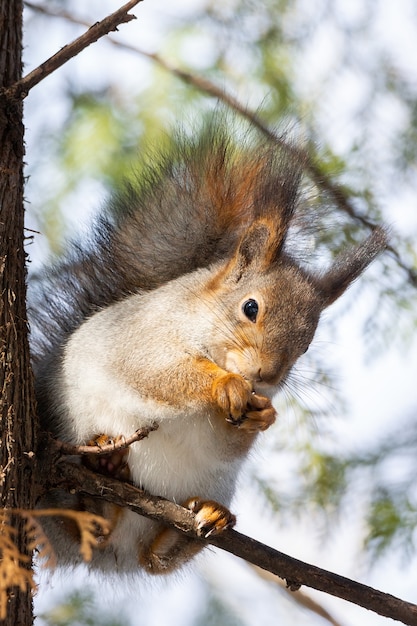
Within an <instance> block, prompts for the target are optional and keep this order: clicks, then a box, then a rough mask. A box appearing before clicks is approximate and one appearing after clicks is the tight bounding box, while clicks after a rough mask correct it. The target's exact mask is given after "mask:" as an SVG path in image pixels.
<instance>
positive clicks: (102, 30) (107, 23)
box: [4, 0, 142, 99]
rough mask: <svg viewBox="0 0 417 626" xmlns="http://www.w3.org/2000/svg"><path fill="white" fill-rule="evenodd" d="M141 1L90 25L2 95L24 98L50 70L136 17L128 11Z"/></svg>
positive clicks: (133, 1) (123, 7) (137, 0)
mask: <svg viewBox="0 0 417 626" xmlns="http://www.w3.org/2000/svg"><path fill="white" fill-rule="evenodd" d="M141 1H142V0H130V1H129V2H127V3H126V4H125V5H124V6H122V7H121V8H120V9H118V10H117V11H115V12H114V13H112V14H111V15H108V16H107V17H105V18H104V19H103V20H101V21H100V22H97V23H96V24H94V25H93V26H91V27H90V28H89V29H88V31H87V32H86V33H84V34H83V35H81V36H80V37H78V38H77V39H75V40H74V41H73V42H72V43H70V44H68V45H66V46H64V47H63V48H61V50H59V52H57V53H56V54H54V55H53V56H52V57H50V58H49V59H48V60H47V61H45V62H44V63H41V65H39V67H37V68H35V69H34V70H32V72H30V73H29V74H27V76H24V77H23V78H22V79H21V80H18V81H17V82H15V83H14V84H13V85H11V87H9V88H8V89H7V90H6V91H5V92H4V95H5V96H6V97H7V98H11V99H15V98H17V99H20V98H22V99H23V98H25V97H26V96H27V95H28V93H29V91H30V90H31V89H32V87H34V86H35V85H37V84H38V83H40V82H41V80H43V79H44V78H45V77H46V76H49V74H52V72H54V71H55V70H56V69H58V68H59V67H61V65H64V63H66V62H67V61H69V60H70V59H72V58H73V57H75V56H76V55H77V54H79V53H80V52H81V51H82V50H84V49H85V48H87V47H88V46H89V45H90V44H92V43H94V42H95V41H97V40H98V39H100V37H103V36H104V35H107V34H108V33H109V32H110V31H112V30H117V27H118V26H120V24H123V23H126V22H130V21H131V20H134V19H136V17H135V16H134V15H130V14H129V13H128V11H130V9H132V8H133V7H134V6H135V5H137V4H138V3H139V2H141Z"/></svg>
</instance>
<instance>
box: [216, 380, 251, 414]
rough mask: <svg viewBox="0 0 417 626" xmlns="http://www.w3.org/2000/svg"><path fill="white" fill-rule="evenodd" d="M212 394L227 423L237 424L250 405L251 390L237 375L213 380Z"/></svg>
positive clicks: (246, 382)
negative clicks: (225, 416) (224, 414)
mask: <svg viewBox="0 0 417 626" xmlns="http://www.w3.org/2000/svg"><path fill="white" fill-rule="evenodd" d="M212 393H213V397H214V400H215V401H216V403H217V405H218V406H219V407H220V408H221V409H222V410H223V411H224V413H226V415H228V416H229V417H228V418H227V419H228V421H229V420H230V421H231V422H232V423H237V422H238V421H239V420H240V419H241V417H242V415H244V414H245V412H246V409H247V407H248V406H249V405H250V401H251V395H252V388H251V385H250V384H249V383H248V381H247V380H245V379H244V378H243V377H242V376H240V375H239V374H233V373H227V374H224V375H223V376H220V377H219V378H217V379H215V380H214V382H213V388H212Z"/></svg>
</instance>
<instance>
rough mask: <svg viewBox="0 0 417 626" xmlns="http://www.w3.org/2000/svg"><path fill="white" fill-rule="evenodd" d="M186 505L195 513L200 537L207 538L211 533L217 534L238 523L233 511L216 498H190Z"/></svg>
mask: <svg viewBox="0 0 417 626" xmlns="http://www.w3.org/2000/svg"><path fill="white" fill-rule="evenodd" d="M184 506H185V507H186V508H188V509H190V511H192V512H193V513H194V514H195V521H196V530H197V534H198V535H199V536H200V537H205V538H206V539H207V538H208V537H210V535H217V534H218V533H221V532H222V531H223V530H225V529H226V528H232V527H233V526H234V525H235V524H236V517H235V516H234V515H233V513H231V512H230V511H229V509H228V508H226V507H225V506H223V505H222V504H219V503H218V502H215V501H214V500H202V499H201V498H190V499H189V500H187V501H186V502H185V503H184Z"/></svg>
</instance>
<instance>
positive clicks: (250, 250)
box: [227, 220, 286, 282]
mask: <svg viewBox="0 0 417 626" xmlns="http://www.w3.org/2000/svg"><path fill="white" fill-rule="evenodd" d="M285 235H286V229H285V232H282V233H281V232H277V228H276V225H275V224H273V223H269V221H267V220H261V221H257V222H255V223H254V224H252V226H250V228H249V229H248V230H247V231H246V233H245V234H244V235H243V237H242V238H241V240H240V243H239V244H238V247H237V249H236V252H235V254H234V256H233V258H232V259H231V261H230V262H229V264H228V268H227V275H228V278H229V279H230V280H232V281H234V282H238V281H239V280H240V279H241V278H242V276H243V275H244V274H245V273H246V272H248V271H256V272H264V271H266V270H268V269H269V268H270V267H271V265H272V264H273V263H274V261H275V260H276V258H277V257H278V255H279V252H280V250H281V248H282V245H283V243H284V239H285Z"/></svg>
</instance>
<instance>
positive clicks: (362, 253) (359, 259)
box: [317, 227, 388, 306]
mask: <svg viewBox="0 0 417 626" xmlns="http://www.w3.org/2000/svg"><path fill="white" fill-rule="evenodd" d="M387 245H388V236H387V232H386V230H384V229H383V228H380V227H377V228H375V230H374V231H373V233H372V234H371V235H370V236H369V237H368V238H367V239H366V240H365V241H364V242H363V243H362V244H360V245H359V246H357V247H356V248H353V249H351V250H348V251H347V253H346V254H343V255H341V256H340V257H339V258H338V259H336V262H335V263H334V265H333V266H332V267H331V268H330V269H329V270H328V271H327V272H326V273H325V274H324V275H323V276H321V277H320V278H319V279H318V281H317V284H318V287H319V289H320V290H321V291H322V293H323V295H324V297H325V301H326V306H329V305H330V304H332V303H333V302H334V301H335V300H337V298H339V296H341V295H342V293H343V292H344V291H345V290H346V289H347V288H348V287H349V285H350V284H351V283H352V282H353V281H354V280H355V279H356V278H358V276H360V275H361V274H362V272H363V271H364V270H365V269H366V268H367V267H368V265H369V264H370V263H371V262H372V261H373V260H374V259H375V258H376V257H377V256H378V254H380V253H381V252H382V251H383V250H385V249H386V247H387Z"/></svg>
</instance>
